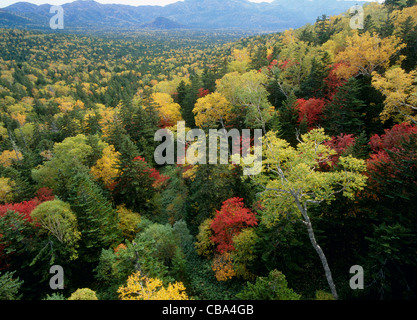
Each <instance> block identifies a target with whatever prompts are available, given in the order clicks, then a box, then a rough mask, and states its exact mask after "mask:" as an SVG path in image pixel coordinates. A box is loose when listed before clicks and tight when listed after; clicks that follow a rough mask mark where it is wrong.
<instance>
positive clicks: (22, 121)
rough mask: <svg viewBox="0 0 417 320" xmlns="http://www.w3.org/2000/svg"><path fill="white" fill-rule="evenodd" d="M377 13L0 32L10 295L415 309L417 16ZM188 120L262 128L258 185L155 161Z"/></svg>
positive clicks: (0, 258)
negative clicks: (243, 29)
mask: <svg viewBox="0 0 417 320" xmlns="http://www.w3.org/2000/svg"><path fill="white" fill-rule="evenodd" d="M363 8H364V21H363V28H358V29H352V28H351V27H350V21H351V19H352V16H351V15H350V14H349V13H343V14H340V15H337V16H330V17H329V16H326V15H323V16H320V17H318V18H317V20H316V22H315V23H314V24H307V25H305V26H303V27H301V28H299V29H288V30H285V31H283V32H279V33H271V34H260V35H251V36H248V35H242V34H240V33H239V32H237V31H236V32H234V31H233V32H232V31H230V32H229V31H218V32H217V31H210V32H204V31H190V30H187V31H169V32H168V31H167V32H164V31H144V32H136V33H118V34H116V33H114V34H113V33H108V34H70V33H65V32H38V31H27V30H19V29H0V163H1V166H0V300H239V299H240V300H334V299H339V300H379V299H384V300H391V299H392V300H407V299H415V298H417V252H416V248H417V224H416V219H417V216H416V215H417V153H416V150H417V148H416V144H417V5H416V1H415V0H408V1H406V2H405V1H394V0H393V1H386V2H385V3H384V4H379V3H376V2H372V3H369V4H367V5H365V6H364V7H363ZM180 121H184V122H185V127H186V130H187V131H189V130H191V129H193V128H199V129H201V130H203V131H204V132H205V133H207V134H208V132H209V130H210V129H219V130H220V129H226V130H229V129H237V130H239V132H242V130H244V129H251V130H252V131H253V130H255V129H261V130H262V139H261V140H262V150H261V152H262V170H261V173H260V174H257V175H244V174H243V170H244V165H242V164H234V163H229V164H204V163H202V164H200V163H192V164H191V163H187V162H185V163H184V164H174V165H168V164H167V165H160V164H157V163H156V161H155V157H154V152H155V149H156V148H157V147H158V145H159V144H160V142H159V141H156V140H155V134H156V132H157V131H158V130H160V129H169V130H170V131H171V132H173V133H174V134H176V133H177V130H178V131H179V127H178V124H179V122H180ZM249 144H250V145H254V141H253V139H252V141H249ZM193 145H194V143H193V142H192V141H191V142H189V143H188V145H187V148H191V147H192V146H193ZM230 147H231V143H230ZM242 151H243V150H242ZM230 153H231V152H230ZM230 156H231V155H230ZM53 266H59V267H61V268H62V270H63V271H64V283H63V286H62V287H61V286H60V284H58V287H55V288H52V286H51V278H52V277H53V276H54V274H53V273H51V267H53ZM354 266H356V267H358V266H359V269H360V270H363V285H362V286H360V281H359V282H357V284H358V283H359V287H360V288H352V277H354V276H355V274H354V273H351V268H352V267H354ZM52 282H53V281H52Z"/></svg>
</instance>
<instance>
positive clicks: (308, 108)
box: [296, 98, 327, 129]
mask: <svg viewBox="0 0 417 320" xmlns="http://www.w3.org/2000/svg"><path fill="white" fill-rule="evenodd" d="M296 103H297V109H298V123H301V122H302V121H303V120H304V119H305V121H306V122H307V126H308V129H313V128H314V127H317V126H318V125H319V124H320V123H321V121H322V119H321V118H322V113H323V110H324V108H325V105H326V103H327V101H326V100H324V99H318V98H310V99H308V100H305V99H297V102H296Z"/></svg>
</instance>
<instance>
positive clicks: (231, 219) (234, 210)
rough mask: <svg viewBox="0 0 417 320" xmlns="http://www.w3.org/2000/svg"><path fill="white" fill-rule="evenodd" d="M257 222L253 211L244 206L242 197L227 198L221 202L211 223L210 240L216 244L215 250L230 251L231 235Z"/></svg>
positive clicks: (231, 246)
mask: <svg viewBox="0 0 417 320" xmlns="http://www.w3.org/2000/svg"><path fill="white" fill-rule="evenodd" d="M257 224H258V222H257V219H256V217H255V213H254V212H252V211H251V210H250V209H248V208H245V206H244V204H243V199H242V198H231V199H228V200H226V201H224V202H223V204H222V207H221V209H220V211H217V213H216V216H215V217H214V219H213V222H212V223H211V229H212V230H213V236H212V237H211V241H213V242H214V243H215V244H217V248H216V250H217V251H218V252H219V253H225V252H228V251H232V250H234V247H233V236H235V235H237V234H239V233H240V232H241V231H242V229H244V228H246V227H249V226H255V225H257Z"/></svg>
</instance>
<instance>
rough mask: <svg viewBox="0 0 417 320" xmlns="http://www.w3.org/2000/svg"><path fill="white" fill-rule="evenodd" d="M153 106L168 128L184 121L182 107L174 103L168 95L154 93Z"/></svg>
mask: <svg viewBox="0 0 417 320" xmlns="http://www.w3.org/2000/svg"><path fill="white" fill-rule="evenodd" d="M151 101H152V105H153V106H154V107H155V108H156V110H158V112H159V117H160V120H161V123H162V124H164V125H166V126H172V125H175V124H176V123H177V122H178V121H181V120H182V116H181V111H180V110H181V106H180V105H179V104H178V103H175V102H174V99H173V98H172V97H171V96H170V95H169V94H168V93H162V92H154V93H153V94H152V95H151Z"/></svg>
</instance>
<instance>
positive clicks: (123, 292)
mask: <svg viewBox="0 0 417 320" xmlns="http://www.w3.org/2000/svg"><path fill="white" fill-rule="evenodd" d="M117 292H118V293H119V297H120V299H121V300H189V299H188V296H187V293H186V292H185V287H184V285H183V284H182V282H175V283H173V284H172V283H169V284H168V286H166V287H164V285H163V283H162V281H161V280H160V279H158V278H148V277H146V276H144V275H142V274H141V272H140V271H138V272H135V273H133V274H132V275H131V276H130V277H129V278H128V279H127V284H126V286H122V287H120V288H119V290H118V291H117Z"/></svg>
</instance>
